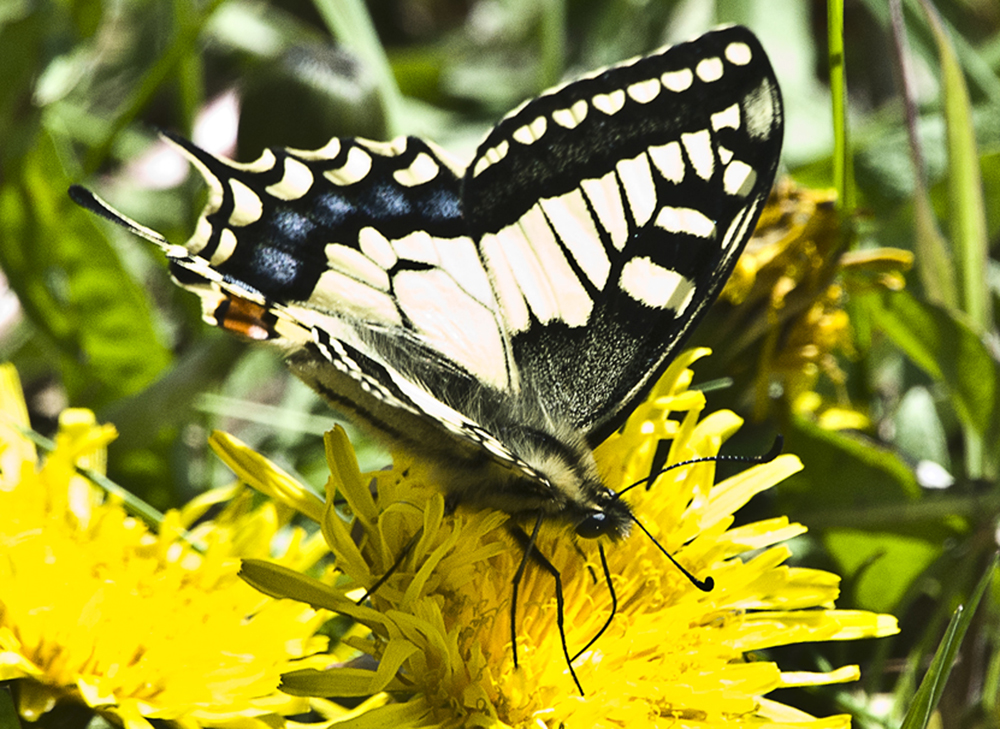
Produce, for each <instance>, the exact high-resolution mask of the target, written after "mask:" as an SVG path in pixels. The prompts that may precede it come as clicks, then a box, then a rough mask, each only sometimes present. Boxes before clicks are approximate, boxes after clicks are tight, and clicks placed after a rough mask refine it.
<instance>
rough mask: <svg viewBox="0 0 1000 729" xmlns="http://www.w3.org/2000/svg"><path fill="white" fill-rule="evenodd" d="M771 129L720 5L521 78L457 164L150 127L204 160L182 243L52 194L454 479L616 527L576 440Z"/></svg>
mask: <svg viewBox="0 0 1000 729" xmlns="http://www.w3.org/2000/svg"><path fill="white" fill-rule="evenodd" d="M782 129H783V123H782V106H781V97H780V93H779V90H778V84H777V81H776V79H775V76H774V72H773V70H772V68H771V65H770V63H769V61H768V59H767V56H766V55H765V53H764V50H763V49H762V47H761V45H760V43H759V42H758V40H757V39H756V38H755V37H754V35H753V34H752V33H751V32H750V31H748V30H747V29H745V28H741V27H730V28H725V29H721V30H716V31H713V32H710V33H707V34H706V35H703V36H701V37H700V38H698V39H696V40H694V41H691V42H688V43H683V44H680V45H676V46H673V47H670V48H667V49H665V50H663V51H661V52H659V53H657V54H654V55H651V56H647V57H644V58H637V59H633V60H630V61H626V62H625V63H622V64H619V65H617V66H614V67H611V68H608V69H605V70H602V71H598V72H595V73H593V74H591V75H589V76H587V77H585V78H583V79H581V80H578V81H574V82H572V83H569V84H567V85H564V86H562V87H560V88H556V89H554V90H551V91H548V92H546V93H544V94H542V95H541V96H539V97H538V98H536V99H533V100H531V101H529V102H527V103H525V104H524V105H522V106H521V107H519V108H518V109H515V110H514V111H512V112H511V113H510V114H508V115H507V116H506V117H505V118H504V119H503V120H502V121H501V122H500V123H499V124H497V126H496V127H495V128H494V129H493V130H492V131H491V132H490V133H489V134H488V135H487V137H486V139H485V141H484V142H483V143H482V144H481V145H480V146H479V149H478V151H477V152H476V155H475V157H474V158H473V160H472V162H471V163H470V164H469V165H468V166H467V167H462V166H461V165H456V164H455V163H453V162H451V161H450V160H449V159H448V158H447V156H446V155H445V154H444V153H443V152H442V151H441V150H439V149H437V148H436V147H435V146H433V145H432V144H430V143H428V142H425V141H423V140H421V139H417V138H414V137H406V138H399V139H396V140H394V141H391V142H373V141H369V140H365V139H356V138H351V139H333V140H331V141H330V142H329V143H328V144H327V145H326V146H325V147H323V148H322V149H319V150H315V151H303V150H297V149H275V150H268V151H266V152H265V153H264V154H263V156H261V157H260V158H259V159H258V160H257V161H256V162H252V163H250V164H237V163H233V162H230V161H227V160H224V159H220V158H217V157H214V156H212V155H210V154H208V153H206V152H204V151H202V150H200V149H198V148H197V147H195V146H193V145H192V144H191V143H189V142H187V141H185V140H183V139H181V138H177V137H174V136H169V135H168V136H169V138H170V139H171V140H173V141H174V142H175V143H176V144H177V145H179V146H180V147H181V149H182V150H183V151H184V152H185V153H186V154H187V155H188V157H189V158H190V159H191V161H192V162H193V163H194V164H195V165H196V166H197V167H198V168H199V169H200V171H201V172H202V174H203V175H204V177H205V179H206V181H207V183H208V185H209V186H210V199H209V201H208V204H207V206H206V208H205V210H204V212H203V213H202V216H201V218H200V219H199V221H198V225H197V229H196V231H195V233H194V235H193V237H192V238H191V239H190V240H189V241H188V242H187V244H186V245H185V246H178V245H171V244H169V243H168V242H167V241H166V240H165V239H164V238H163V237H162V236H160V235H159V234H158V233H156V232H154V231H152V230H150V229H148V228H145V227H144V226H141V225H139V224H138V223H135V222H134V221H130V220H128V219H126V218H124V217H123V216H121V215H119V214H118V213H116V212H115V211H113V210H111V209H110V208H108V207H107V206H106V205H104V204H103V203H101V202H100V201H99V200H97V199H96V198H94V197H93V196H92V195H90V194H89V193H87V192H86V191H85V190H83V189H82V188H78V187H74V188H73V190H72V191H71V194H72V195H73V197H74V199H76V200H77V202H80V203H81V204H82V205H84V206H85V207H89V208H90V209H92V210H95V211H96V212H99V213H102V214H104V215H105V216H107V217H110V218H111V219H113V220H115V221H116V222H119V223H121V224H124V225H126V226H127V227H128V228H130V229H131V230H132V231H133V232H135V233H137V234H139V235H142V236H144V237H146V238H148V239H150V240H152V241H153V242H155V243H157V244H158V245H160V246H161V247H162V248H163V250H164V251H165V252H166V255H167V256H168V258H169V260H170V267H171V272H172V274H173V276H174V278H175V279H176V281H177V282H178V283H179V284H180V285H181V286H183V287H185V288H187V289H189V290H191V291H193V292H195V293H197V294H198V295H199V296H200V297H201V301H202V304H203V307H204V317H205V319H206V320H207V321H208V322H209V323H211V324H214V325H216V326H219V327H222V328H223V329H227V330H229V331H231V332H235V333H238V334H241V335H244V336H246V337H249V338H251V339H258V340H263V341H266V342H269V343H271V344H273V345H275V346H277V347H278V348H279V349H280V350H282V351H283V352H284V354H285V357H286V360H287V363H288V366H289V367H290V368H291V370H292V371H293V372H294V373H295V374H296V375H298V376H299V377H300V378H302V379H303V380H304V381H305V382H306V383H308V384H309V385H311V386H312V387H313V388H314V389H315V390H317V391H318V392H319V393H320V395H322V396H323V397H324V398H325V399H326V400H328V401H329V403H330V404H331V405H332V406H333V407H334V408H335V409H337V410H340V411H342V412H344V413H345V414H347V415H349V416H351V417H353V418H354V419H356V420H357V421H359V422H360V423H363V424H366V425H367V426H369V427H370V428H372V429H373V430H374V431H376V432H377V433H380V434H382V435H384V436H385V437H387V438H389V439H391V441H392V442H393V443H394V445H395V446H396V447H399V448H403V449H409V450H410V451H412V452H413V453H415V454H416V455H418V456H419V457H420V458H421V459H424V460H425V461H427V460H429V461H431V462H432V463H434V464H435V466H436V468H437V476H438V477H439V480H440V483H441V484H443V488H444V489H445V490H446V492H447V496H448V498H449V500H450V502H451V503H452V504H453V505H457V504H462V505H466V506H471V507H481V508H494V509H499V510H502V511H504V512H506V513H508V514H510V515H511V516H512V517H513V518H514V519H515V521H517V522H521V523H524V522H528V523H531V522H535V523H536V524H539V523H541V521H543V520H553V521H559V522H562V523H565V524H566V525H568V526H569V527H571V528H572V529H574V530H575V531H576V533H577V534H578V535H580V536H583V537H597V536H599V535H603V534H606V535H609V536H611V537H623V536H625V535H626V534H627V533H628V532H629V529H630V527H631V525H632V524H633V523H634V518H633V516H632V514H631V512H630V510H629V507H628V505H627V504H626V503H625V502H624V501H623V500H620V499H619V498H617V496H616V494H615V493H614V492H613V491H612V490H611V489H609V488H607V487H606V486H605V485H604V484H602V483H601V480H600V478H599V476H598V473H597V469H596V466H595V462H594V458H593V455H592V448H593V447H594V446H596V445H597V444H599V443H600V442H601V441H602V440H603V439H604V438H605V437H607V436H608V435H609V434H610V433H611V432H613V431H614V430H615V429H616V428H618V427H619V426H620V425H621V424H622V423H623V422H624V420H625V418H626V417H627V416H628V415H629V413H630V412H631V410H632V409H633V407H634V406H635V405H636V404H637V402H638V401H639V400H640V399H641V398H642V397H643V396H644V395H645V394H646V392H647V391H648V390H649V389H650V387H651V386H652V385H653V384H654V383H655V381H656V380H657V378H658V377H659V375H660V374H661V373H662V372H663V371H664V369H665V368H666V367H667V365H668V363H669V362H670V360H671V358H672V357H673V356H674V354H675V353H676V352H677V350H678V347H680V345H681V343H682V342H683V341H684V340H685V338H686V337H687V335H688V334H689V333H690V331H691V329H692V328H693V327H694V325H695V324H696V323H697V322H698V320H699V319H700V318H701V316H702V315H703V314H704V312H705V310H706V308H707V307H708V305H709V304H710V303H711V302H712V301H713V300H714V299H715V297H716V295H717V294H718V292H719V289H720V288H721V286H722V285H723V283H724V282H725V280H726V278H727V277H728V275H729V273H730V271H731V269H732V267H733V265H734V264H735V262H736V259H737V258H738V256H739V254H740V252H741V250H742V249H743V246H744V244H745V243H746V241H747V239H748V238H749V236H750V234H751V232H752V231H753V228H754V224H755V223H756V221H757V217H758V215H759V213H760V211H761V208H762V207H763V205H764V202H765V200H766V197H767V195H768V192H769V190H770V187H771V184H772V181H773V179H774V174H775V170H776V168H777V165H778V157H779V152H780V149H781V141H782ZM522 534H523V532H522ZM528 550H529V551H530V542H529V543H528Z"/></svg>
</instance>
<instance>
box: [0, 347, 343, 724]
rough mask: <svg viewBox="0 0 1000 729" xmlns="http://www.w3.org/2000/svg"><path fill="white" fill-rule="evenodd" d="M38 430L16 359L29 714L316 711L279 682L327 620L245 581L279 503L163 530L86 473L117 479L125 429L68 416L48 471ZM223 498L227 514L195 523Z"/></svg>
mask: <svg viewBox="0 0 1000 729" xmlns="http://www.w3.org/2000/svg"><path fill="white" fill-rule="evenodd" d="M27 429H28V419H27V413H26V409H25V406H24V401H23V398H22V396H21V392H20V386H19V384H18V382H17V375H16V373H15V372H14V370H13V368H12V367H10V366H9V365H7V366H3V367H2V368H0V449H2V450H0V679H2V680H8V681H9V680H14V681H17V682H18V684H19V689H18V692H17V693H18V697H19V710H20V713H21V715H22V716H23V717H24V718H26V719H30V720H34V719H37V718H38V717H39V716H40V715H41V714H43V713H45V712H46V711H48V710H50V709H51V708H53V707H54V706H55V705H56V704H57V703H58V702H60V701H72V702H77V703H84V704H86V705H88V706H90V707H92V708H93V709H94V710H95V711H97V712H100V713H102V714H106V715H110V716H113V717H115V718H116V719H117V721H118V722H120V723H123V724H125V725H126V726H128V727H131V728H134V729H141V728H143V727H150V726H151V724H150V723H149V721H148V720H149V719H154V718H158V719H171V720H176V721H178V722H179V723H181V724H182V725H183V726H185V727H192V728H193V727H200V726H219V725H229V724H232V723H234V722H236V721H239V722H241V724H240V725H241V726H246V727H252V726H259V727H265V726H274V725H275V723H276V721H275V717H280V716H281V715H286V714H292V713H297V712H301V711H302V710H303V709H305V708H307V707H308V704H307V703H306V702H303V701H302V700H301V699H296V698H294V697H291V696H288V695H287V694H283V693H281V692H279V691H277V686H278V680H279V676H280V674H281V672H283V671H287V670H289V668H291V667H292V666H293V665H295V660H296V659H299V658H302V657H303V656H309V655H311V654H313V653H316V652H317V651H321V650H323V649H324V648H325V646H326V639H324V638H320V637H317V636H314V633H315V631H316V629H317V627H318V626H319V624H320V622H322V621H323V620H324V616H323V615H322V614H320V613H317V612H315V611H314V610H312V609H310V608H307V607H305V606H303V605H302V604H301V603H296V602H291V601H287V600H285V601H279V600H273V599H271V598H267V597H264V596H262V595H261V594H260V593H259V592H257V591H256V590H254V589H252V588H251V587H249V586H248V585H246V584H245V583H244V582H243V581H242V580H240V579H239V578H238V577H237V572H238V569H239V557H240V556H244V555H245V556H255V557H267V556H270V555H271V554H272V550H271V540H272V537H273V536H274V535H275V531H276V529H277V528H278V527H279V526H281V525H282V520H281V518H280V516H279V511H278V510H277V509H276V508H275V506H274V505H273V504H266V505H264V506H262V507H259V508H251V507H250V501H249V499H248V497H249V496H250V493H249V492H246V491H245V490H244V491H243V492H242V496H241V495H239V491H238V490H236V489H227V490H223V491H221V492H214V493H211V494H209V495H207V496H205V497H202V498H200V499H198V500H196V501H194V502H192V503H191V504H189V505H187V506H186V507H185V508H184V509H182V510H181V511H175V512H170V513H168V514H167V515H166V516H165V518H164V520H163V524H162V525H161V528H160V530H159V534H156V533H154V532H152V531H151V530H150V529H149V528H148V527H147V526H146V525H145V524H144V523H142V522H140V521H139V520H137V519H135V518H132V517H130V516H129V515H128V514H127V513H126V512H125V510H124V509H123V508H122V507H121V505H120V504H118V503H116V502H115V501H113V500H111V499H108V498H106V497H105V496H104V494H103V492H102V491H100V490H99V489H98V488H97V487H95V485H94V483H93V482H92V481H91V480H90V479H88V478H87V477H85V476H84V475H83V472H82V471H81V470H80V469H84V468H87V469H91V470H92V471H96V472H98V473H101V472H103V466H104V461H105V450H104V449H105V446H106V445H107V444H108V443H109V442H110V441H111V440H113V439H114V437H115V430H114V428H113V427H111V426H109V425H103V426H100V425H97V424H96V423H95V420H94V415H93V413H91V412H90V411H88V410H67V411H65V412H64V413H63V414H62V416H61V418H60V425H59V433H58V435H57V436H56V441H55V448H54V450H52V452H51V453H49V454H48V455H47V456H46V457H45V458H44V459H42V460H41V462H39V460H38V457H37V454H36V452H35V447H34V445H33V444H32V442H31V441H30V440H28V439H27V438H26V437H25V435H24V434H25V432H26V431H27ZM218 501H227V502H228V504H227V506H226V507H225V508H224V509H223V511H222V513H221V514H220V515H219V516H218V517H216V518H214V519H212V520H205V521H202V522H201V523H199V524H198V525H197V526H193V525H194V523H195V521H196V520H198V519H199V518H201V517H203V516H204V513H205V511H206V509H207V508H208V507H209V506H210V505H212V503H214V502H218ZM282 509H283V510H284V511H286V512H287V507H282ZM192 544H198V545H200V548H199V549H195V548H194V547H193V546H192ZM281 559H282V561H283V562H284V563H286V564H289V565H291V566H295V567H297V568H299V569H304V568H306V567H307V566H308V565H309V563H310V561H311V560H314V559H315V555H314V556H310V555H309V550H308V549H306V548H305V545H304V544H303V543H302V541H301V540H295V539H293V540H292V546H291V547H290V548H289V549H288V550H287V551H286V552H285V553H284V555H283V556H282V558H281ZM269 717H270V718H269Z"/></svg>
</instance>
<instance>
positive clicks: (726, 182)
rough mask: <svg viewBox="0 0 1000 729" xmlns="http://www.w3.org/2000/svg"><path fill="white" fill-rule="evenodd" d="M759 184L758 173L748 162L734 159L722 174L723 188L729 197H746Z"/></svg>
mask: <svg viewBox="0 0 1000 729" xmlns="http://www.w3.org/2000/svg"><path fill="white" fill-rule="evenodd" d="M756 182H757V173H756V172H755V171H754V169H753V167H751V166H750V165H748V164H747V163H746V162H741V161H740V160H738V159H734V160H733V161H732V162H730V163H729V164H728V165H726V171H725V172H724V173H723V174H722V186H723V188H724V189H725V191H726V194H727V195H738V196H739V197H746V196H747V195H749V194H750V191H751V190H752V189H753V186H754V184H755V183H756Z"/></svg>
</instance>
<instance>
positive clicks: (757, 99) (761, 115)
mask: <svg viewBox="0 0 1000 729" xmlns="http://www.w3.org/2000/svg"><path fill="white" fill-rule="evenodd" d="M774 96H775V94H774V89H773V88H772V87H771V82H770V81H769V80H768V79H764V80H763V81H761V82H760V86H758V87H757V88H756V89H754V90H753V91H751V92H750V93H749V94H747V95H746V96H745V97H744V98H743V111H744V114H745V116H746V120H747V121H746V125H747V134H749V135H750V138H751V139H768V138H769V137H770V136H771V133H772V132H773V131H774V127H775V126H776V124H777V117H776V115H775V110H774Z"/></svg>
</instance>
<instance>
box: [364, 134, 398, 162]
mask: <svg viewBox="0 0 1000 729" xmlns="http://www.w3.org/2000/svg"><path fill="white" fill-rule="evenodd" d="M355 141H356V142H357V143H358V144H363V145H364V146H365V147H367V148H368V149H370V150H371V151H372V152H374V153H375V154H378V155H381V156H383V157H398V156H399V155H401V154H402V153H403V152H405V151H406V145H407V143H408V142H409V140H408V139H407V138H406V137H396V138H395V139H393V140H391V141H388V142H374V141H372V140H371V139H357V140H355Z"/></svg>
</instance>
